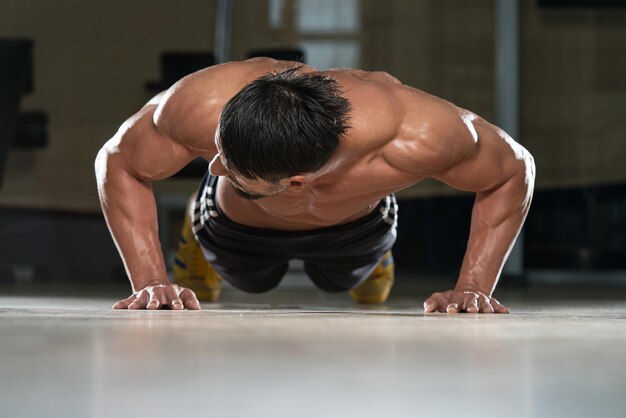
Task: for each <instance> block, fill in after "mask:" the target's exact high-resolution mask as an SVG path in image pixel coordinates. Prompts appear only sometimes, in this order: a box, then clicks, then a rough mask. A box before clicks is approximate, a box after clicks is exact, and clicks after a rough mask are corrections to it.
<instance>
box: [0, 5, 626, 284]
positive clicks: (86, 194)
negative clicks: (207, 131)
mask: <svg viewBox="0 0 626 418" xmlns="http://www.w3.org/2000/svg"><path fill="white" fill-rule="evenodd" d="M624 6H625V4H624V2H621V1H617V0H614V1H600V0H598V1H558V0H553V1H549V0H545V1H540V0H519V1H514V0H473V1H471V2H461V1H455V0H389V1H385V2H381V1H375V0H231V1H228V0H186V1H180V2H171V1H167V0H151V1H149V2H148V1H131V2H129V1H122V0H109V1H106V2H103V1H95V0H81V1H77V0H56V1H54V2H44V1H40V0H3V1H2V2H0V110H1V112H0V179H1V186H0V283H39V282H41V283H54V282H59V281H64V282H67V281H70V282H73V283H99V284H102V283H105V284H106V283H123V282H125V281H126V277H125V273H124V271H123V267H122V263H121V260H120V258H119V256H118V254H117V252H116V250H115V247H114V245H113V242H112V240H111V238H110V235H109V233H108V231H107V228H106V225H105V223H104V220H103V217H102V215H101V212H100V208H99V202H98V199H97V194H96V186H95V178H94V174H93V161H94V158H95V155H96V153H97V151H98V150H99V148H100V147H101V146H102V144H103V143H104V142H105V141H106V140H107V139H108V138H110V137H111V136H112V135H113V134H114V133H115V132H116V130H117V128H118V126H119V125H120V124H121V123H122V122H123V121H124V120H125V119H126V118H127V117H128V116H130V115H131V114H133V113H134V112H135V111H137V110H138V109H139V108H140V107H141V106H142V105H143V104H144V103H145V102H146V101H147V100H149V99H150V98H151V97H152V96H154V95H155V94H156V93H158V92H159V91H161V90H163V89H166V88H167V87H168V86H170V85H171V84H172V83H173V82H174V81H176V80H177V79H178V78H180V77H182V76H184V75H185V74H188V73H189V72H192V71H195V70H197V69H199V68H203V67H205V66H208V65H212V64H214V63H217V62H222V61H226V60H241V59H246V58H248V57H251V56H257V55H268V56H273V57H278V58H287V59H297V60H300V61H303V62H306V63H307V64H310V65H312V66H314V67H316V68H318V69H320V70H324V69H329V68H334V67H357V68H362V69H365V70H383V71H387V72H389V73H391V74H392V75H394V76H396V77H397V78H399V79H400V80H401V81H403V82H404V83H406V84H409V85H411V86H413V87H416V88H418V89H422V90H425V91H427V92H429V93H432V94H434V95H437V96H440V97H442V98H445V99H447V100H449V101H451V102H453V103H455V104H457V105H459V106H461V107H464V108H467V109H470V110H472V111H474V112H476V113H478V114H479V115H481V116H483V117H484V118H486V119H487V120H489V121H491V122H494V123H496V124H499V125H500V126H502V127H504V128H505V129H506V130H507V131H508V132H509V133H510V134H511V135H512V136H513V137H514V138H516V139H517V140H518V141H519V142H520V143H522V144H523V145H524V146H525V147H526V148H527V149H529V150H530V151H531V153H532V154H533V155H534V157H535V160H536V164H537V172H538V177H537V188H536V193H535V198H534V203H533V206H532V209H531V212H530V215H529V217H528V220H527V222H526V226H525V228H524V230H523V233H522V238H521V239H520V241H519V245H517V246H516V248H515V250H514V252H513V254H512V257H511V260H510V262H509V263H508V265H507V267H506V269H505V274H504V279H502V280H501V283H503V284H505V285H506V284H516V285H529V284H533V283H544V284H545V283H551V284H555V285H563V286H565V285H568V284H574V283H576V284H580V283H588V284H594V285H595V284H605V283H610V284H613V285H615V284H617V285H626V163H625V160H626V116H625V114H626V7H624ZM205 169H206V162H202V161H200V162H196V163H195V164H192V165H191V166H190V167H188V168H186V169H185V170H183V172H181V173H179V174H178V175H177V176H175V177H173V178H171V179H168V180H165V181H162V182H159V183H158V184H157V185H156V186H155V187H156V194H157V199H158V202H159V209H160V216H161V219H160V233H161V238H162V241H163V246H164V251H165V252H166V254H167V258H168V260H169V259H171V254H172V251H173V249H174V246H175V244H176V241H177V235H178V230H179V227H180V225H181V221H182V214H183V205H184V200H185V198H186V196H187V195H188V194H189V193H191V191H192V190H194V188H195V187H196V185H197V183H198V181H199V177H200V176H201V174H202V171H203V170H205ZM399 197H400V225H399V236H398V242H397V244H396V247H395V257H396V265H397V268H398V270H399V272H401V273H402V274H401V275H399V277H400V278H401V279H402V280H416V278H417V277H419V276H428V277H441V280H442V281H444V282H449V283H453V282H454V281H455V280H456V274H457V273H458V269H459V267H460V263H461V260H462V257H463V254H464V251H465V244H466V241H467V235H468V230H469V220H470V214H471V208H472V203H473V196H472V195H470V194H465V193H460V192H457V191H454V190H452V189H450V188H447V187H446V186H444V185H441V184H439V183H436V182H430V181H426V182H424V183H421V184H419V185H416V186H414V187H412V188H410V189H408V190H405V191H403V192H401V193H400V194H399ZM297 268H298V267H297V265H294V269H296V270H297ZM284 285H286V286H288V285H289V283H288V282H285V283H284Z"/></svg>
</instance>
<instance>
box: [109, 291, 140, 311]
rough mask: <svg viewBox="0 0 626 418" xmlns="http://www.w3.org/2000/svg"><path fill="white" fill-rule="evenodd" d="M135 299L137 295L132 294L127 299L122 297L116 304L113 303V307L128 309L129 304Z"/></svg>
mask: <svg viewBox="0 0 626 418" xmlns="http://www.w3.org/2000/svg"><path fill="white" fill-rule="evenodd" d="M134 300H135V295H134V294H132V295H130V296H129V297H127V298H126V299H122V300H120V301H119V302H117V303H116V304H115V305H113V309H126V308H128V305H130V304H131V303H132V302H133V301H134Z"/></svg>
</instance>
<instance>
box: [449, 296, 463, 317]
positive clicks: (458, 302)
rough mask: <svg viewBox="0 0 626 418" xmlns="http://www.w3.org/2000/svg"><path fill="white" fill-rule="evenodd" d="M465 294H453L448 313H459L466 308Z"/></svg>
mask: <svg viewBox="0 0 626 418" xmlns="http://www.w3.org/2000/svg"><path fill="white" fill-rule="evenodd" d="M464 297H465V294H464V293H459V292H451V297H450V302H449V303H448V305H447V306H446V312H447V313H459V312H460V311H461V309H462V308H463V307H464Z"/></svg>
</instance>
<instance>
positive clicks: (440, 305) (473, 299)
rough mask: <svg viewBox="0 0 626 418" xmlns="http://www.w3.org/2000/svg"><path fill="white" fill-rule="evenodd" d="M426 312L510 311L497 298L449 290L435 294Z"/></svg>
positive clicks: (429, 300) (427, 300)
mask: <svg viewBox="0 0 626 418" xmlns="http://www.w3.org/2000/svg"><path fill="white" fill-rule="evenodd" d="M424 312H425V313H431V312H447V313H459V312H467V313H509V310H508V309H507V308H506V307H505V306H504V305H502V304H501V303H500V302H498V301H497V300H496V299H495V298H492V297H491V296H489V295H487V294H485V293H482V292H478V291H473V290H448V291H446V292H436V293H433V294H432V295H431V296H430V297H429V298H428V299H426V300H425V301H424Z"/></svg>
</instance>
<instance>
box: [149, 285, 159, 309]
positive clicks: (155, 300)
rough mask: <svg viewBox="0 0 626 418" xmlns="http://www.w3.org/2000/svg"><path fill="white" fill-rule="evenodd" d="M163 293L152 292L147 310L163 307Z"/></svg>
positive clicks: (153, 290) (152, 290)
mask: <svg viewBox="0 0 626 418" xmlns="http://www.w3.org/2000/svg"><path fill="white" fill-rule="evenodd" d="M161 293H162V292H159V291H155V289H151V290H150V293H149V294H150V300H149V301H148V304H147V305H146V309H151V310H153V309H159V308H160V307H161V297H160V296H161Z"/></svg>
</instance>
